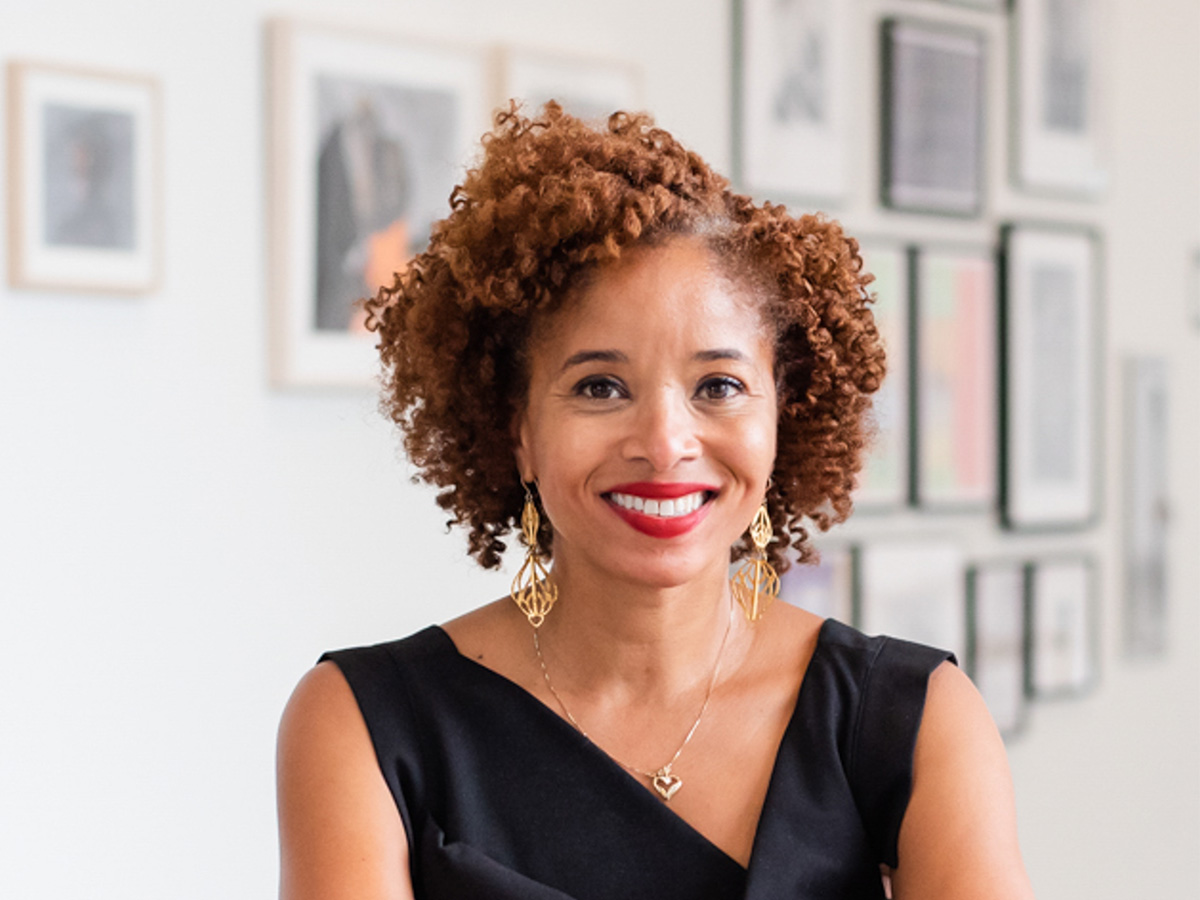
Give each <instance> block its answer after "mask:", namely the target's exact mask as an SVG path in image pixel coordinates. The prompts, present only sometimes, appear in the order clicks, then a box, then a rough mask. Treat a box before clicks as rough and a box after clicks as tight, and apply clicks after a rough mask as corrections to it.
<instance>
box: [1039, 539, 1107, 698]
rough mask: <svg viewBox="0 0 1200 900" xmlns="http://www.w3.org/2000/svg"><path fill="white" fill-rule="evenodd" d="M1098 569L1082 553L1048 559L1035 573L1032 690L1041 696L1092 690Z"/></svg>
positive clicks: (1068, 694) (1094, 671) (1094, 663)
mask: <svg viewBox="0 0 1200 900" xmlns="http://www.w3.org/2000/svg"><path fill="white" fill-rule="evenodd" d="M1093 582H1094V572H1093V568H1092V564H1091V562H1090V560H1088V559H1086V558H1083V557H1080V558H1071V559H1060V560H1045V561H1042V562H1038V563H1035V564H1033V565H1032V567H1031V569H1030V574H1029V592H1028V595H1027V596H1028V609H1027V610H1026V620H1027V622H1028V628H1029V638H1028V641H1029V662H1028V672H1029V685H1028V689H1029V694H1030V695H1031V696H1033V697H1036V698H1038V699H1042V698H1049V697H1060V696H1070V695H1073V694H1079V693H1083V692H1084V691H1086V690H1087V689H1088V688H1089V687H1091V685H1092V683H1093V681H1094V680H1095V677H1096V634H1095V630H1096V623H1095V609H1094V597H1093V591H1094V587H1093Z"/></svg>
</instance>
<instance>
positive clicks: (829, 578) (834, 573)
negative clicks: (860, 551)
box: [779, 546, 854, 625]
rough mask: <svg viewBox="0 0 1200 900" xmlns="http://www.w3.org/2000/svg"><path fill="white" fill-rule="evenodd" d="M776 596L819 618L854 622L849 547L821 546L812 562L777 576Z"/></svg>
mask: <svg viewBox="0 0 1200 900" xmlns="http://www.w3.org/2000/svg"><path fill="white" fill-rule="evenodd" d="M779 582H780V589H779V597H780V599H781V600H785V601H787V602H788V603H790V604H792V605H793V606H798V607H800V608H801V609H806V610H808V611H809V612H810V613H813V614H815V615H818V616H820V617H821V618H823V619H837V620H838V621H839V622H842V623H843V624H846V625H853V624H854V554H853V551H852V550H851V548H850V547H846V546H842V547H823V548H821V558H820V560H819V561H818V562H816V563H809V564H807V565H800V564H799V563H793V564H792V567H791V568H790V569H788V570H787V571H786V572H784V573H783V575H781V576H780V579H779Z"/></svg>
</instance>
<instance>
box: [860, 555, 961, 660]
mask: <svg viewBox="0 0 1200 900" xmlns="http://www.w3.org/2000/svg"><path fill="white" fill-rule="evenodd" d="M966 584H967V579H966V563H965V561H964V558H963V553H962V549H961V547H959V545H958V544H956V543H954V542H951V541H945V540H936V539H924V540H922V539H900V538H896V539H880V540H876V541H871V542H870V543H865V544H862V545H860V546H856V548H855V566H854V585H855V607H856V609H857V610H858V627H859V628H861V629H862V630H863V631H865V632H867V633H868V634H890V635H892V636H894V637H899V638H905V639H906V640H910V641H917V642H919V643H922V644H929V645H931V646H933V647H939V648H941V649H943V650H950V651H953V652H954V653H955V654H957V655H958V657H959V659H964V658H965V657H966V648H967V603H966Z"/></svg>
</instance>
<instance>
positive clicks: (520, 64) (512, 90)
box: [496, 47, 645, 124]
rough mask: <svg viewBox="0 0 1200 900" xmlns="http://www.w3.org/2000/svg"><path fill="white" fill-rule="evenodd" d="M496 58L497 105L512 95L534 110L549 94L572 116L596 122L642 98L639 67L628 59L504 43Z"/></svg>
mask: <svg viewBox="0 0 1200 900" xmlns="http://www.w3.org/2000/svg"><path fill="white" fill-rule="evenodd" d="M500 59H501V63H500V67H501V77H500V79H499V84H500V93H499V96H498V97H497V98H496V105H497V106H499V107H500V108H502V109H506V108H507V107H508V102H509V100H510V99H514V100H517V101H518V102H520V103H521V104H522V107H523V108H524V110H525V112H526V114H527V115H534V114H536V113H537V112H538V111H539V110H540V109H541V108H542V106H543V105H545V103H546V101H547V100H551V99H553V100H557V101H558V102H559V103H560V104H562V107H563V109H564V110H565V111H566V112H568V113H570V114H571V115H573V116H575V117H577V118H580V119H585V120H588V121H591V122H595V123H597V124H600V123H604V122H606V121H607V120H608V117H609V116H610V115H611V114H612V113H614V112H617V111H618V110H620V111H624V112H636V111H638V110H640V109H641V108H642V106H643V104H644V103H645V100H644V94H645V90H644V86H643V81H644V79H643V76H642V70H641V68H640V67H639V66H637V65H636V64H634V63H632V62H628V61H622V60H616V59H600V58H593V57H586V56H571V55H567V54H558V53H552V52H547V51H539V50H531V49H527V48H519V47H507V48H505V49H504V50H502V51H501V57H500Z"/></svg>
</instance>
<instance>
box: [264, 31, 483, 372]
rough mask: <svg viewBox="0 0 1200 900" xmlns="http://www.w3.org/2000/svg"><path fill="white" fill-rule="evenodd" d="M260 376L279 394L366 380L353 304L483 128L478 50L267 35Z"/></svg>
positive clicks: (432, 207)
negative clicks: (267, 347)
mask: <svg viewBox="0 0 1200 900" xmlns="http://www.w3.org/2000/svg"><path fill="white" fill-rule="evenodd" d="M270 50H271V95H270V114H271V151H270V159H271V162H270V177H271V187H272V197H271V200H272V203H271V206H272V209H271V213H272V215H271V226H272V228H271V234H272V242H271V247H272V269H271V294H272V334H271V338H272V343H271V350H272V353H271V369H272V377H273V380H274V381H275V383H277V384H280V385H330V386H358V385H364V386H367V385H371V384H373V383H374V380H375V374H376V371H377V369H378V363H377V361H376V354H375V351H374V340H373V339H372V337H371V335H370V334H368V333H367V332H366V331H365V328H364V313H363V311H362V309H361V306H360V305H359V301H360V300H361V299H363V298H365V297H369V296H374V295H375V294H376V293H377V292H378V291H379V289H380V287H382V286H384V285H390V284H391V283H392V279H393V277H394V273H396V272H398V271H401V270H403V269H404V267H405V266H407V264H408V262H409V261H410V260H411V258H412V256H413V255H414V254H415V253H417V252H419V251H420V250H421V249H422V248H423V247H424V245H425V244H426V243H427V242H428V239H429V232H430V227H431V226H432V224H433V223H434V222H435V221H436V220H438V219H440V218H442V217H443V216H445V215H446V214H447V213H448V212H449V210H450V206H449V198H450V193H451V191H452V190H453V188H454V186H455V185H456V184H457V183H458V182H460V181H461V180H462V177H463V174H464V173H465V169H466V164H467V163H468V161H469V155H470V153H471V148H472V147H473V145H474V142H475V141H477V140H478V138H479V135H480V134H482V133H483V131H484V130H485V129H486V128H487V124H488V112H489V107H488V98H487V90H486V66H485V63H484V61H483V59H482V57H481V56H480V54H477V53H472V52H470V51H467V50H460V49H457V48H450V47H442V46H438V45H428V44H420V43H414V42H409V41H404V40H399V39H393V38H391V37H389V36H386V35H381V34H359V33H354V32H345V31H338V30H331V29H328V28H318V27H316V26H311V25H305V24H300V23H295V22H291V21H276V22H273V23H272V24H271V26H270Z"/></svg>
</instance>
